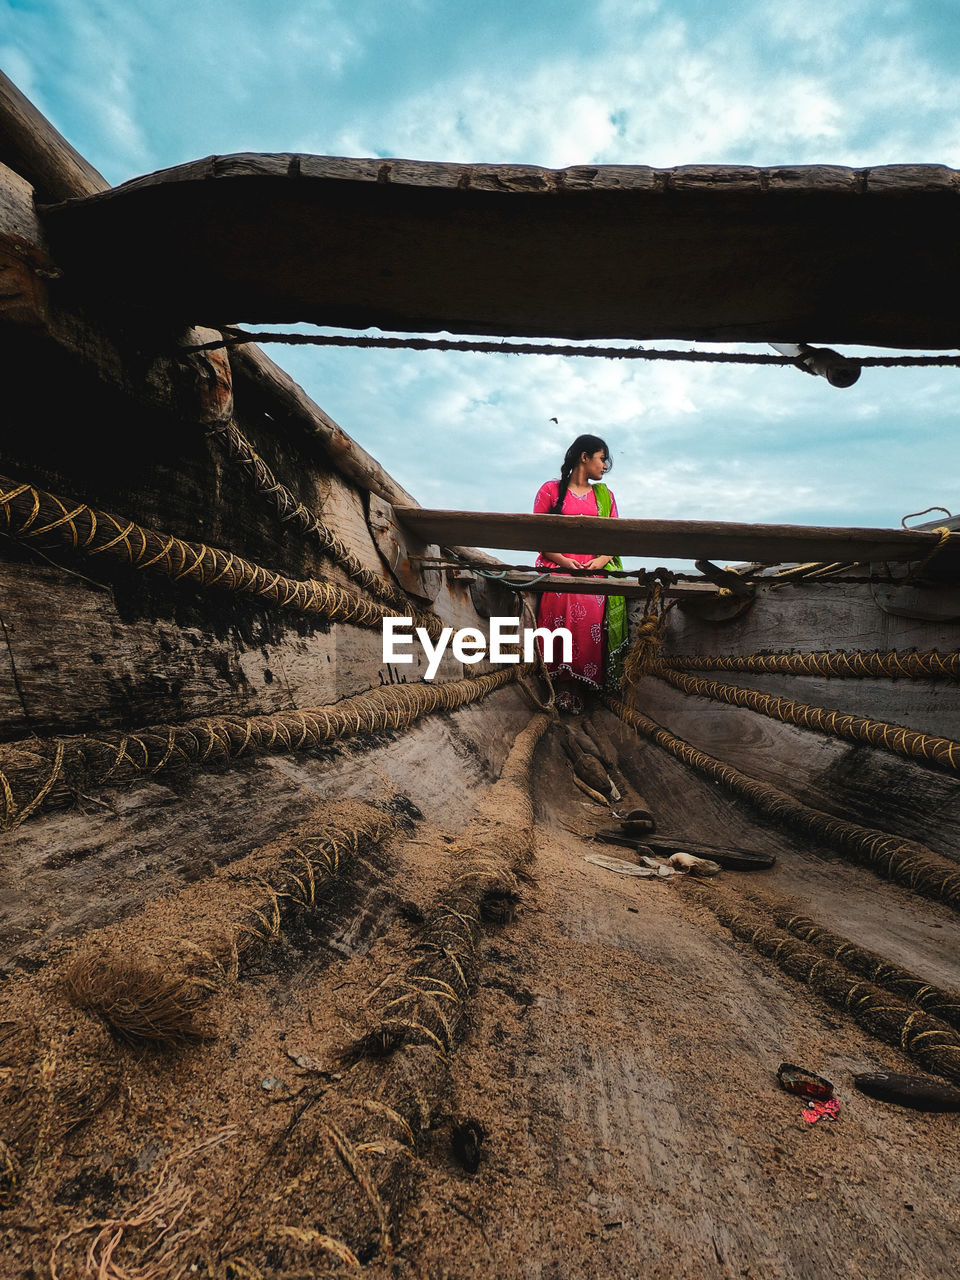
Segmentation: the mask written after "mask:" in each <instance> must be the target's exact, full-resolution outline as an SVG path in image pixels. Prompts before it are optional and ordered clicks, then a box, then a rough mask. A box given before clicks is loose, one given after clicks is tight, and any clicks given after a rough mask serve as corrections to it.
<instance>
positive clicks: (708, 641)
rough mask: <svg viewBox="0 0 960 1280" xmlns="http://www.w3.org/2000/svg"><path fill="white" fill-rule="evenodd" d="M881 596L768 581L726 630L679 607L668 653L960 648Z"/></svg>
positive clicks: (941, 627)
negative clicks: (894, 611) (893, 609)
mask: <svg viewBox="0 0 960 1280" xmlns="http://www.w3.org/2000/svg"><path fill="white" fill-rule="evenodd" d="M565 518H566V517H565ZM925 594H926V595H928V596H930V597H933V598H936V597H938V596H939V594H940V592H939V591H935V590H929V589H928V590H927V591H926V592H925ZM878 595H879V593H876V594H875V591H874V588H873V586H872V585H871V584H870V583H868V582H861V583H843V584H837V585H828V584H826V583H819V584H818V583H812V582H811V583H804V584H803V585H800V586H784V587H781V588H779V589H774V588H773V587H771V586H770V585H768V584H763V583H761V584H760V585H758V587H757V595H756V598H755V601H754V603H753V604H752V605H751V606H750V607H749V608H748V609H746V610H745V611H744V612H743V613H741V614H740V615H739V616H738V617H737V618H735V619H732V620H731V621H729V622H724V623H723V624H722V625H720V626H717V625H712V624H710V623H707V622H702V621H700V620H699V619H698V618H696V617H695V616H693V615H691V614H685V613H682V612H680V611H679V610H676V609H674V610H672V611H671V614H670V620H669V626H668V628H667V633H666V637H665V640H664V650H663V651H664V654H666V655H669V656H674V655H683V654H697V655H703V656H708V655H712V654H728V653H735V654H750V653H781V652H790V651H793V652H796V653H817V652H820V651H822V650H829V649H843V650H845V651H846V652H847V653H855V652H857V651H858V650H863V651H865V652H868V653H869V652H873V651H874V650H879V651H880V652H884V653H885V652H887V651H889V650H898V649H921V650H922V649H941V650H946V651H949V650H952V649H956V648H957V646H958V645H960V626H957V625H956V624H954V623H949V622H928V621H923V620H922V619H918V618H910V617H901V616H899V615H891V614H889V613H887V612H885V611H884V609H882V608H881V607H880V605H879V604H878V603H877V598H878ZM881 598H882V597H881Z"/></svg>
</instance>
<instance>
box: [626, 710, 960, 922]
mask: <svg viewBox="0 0 960 1280" xmlns="http://www.w3.org/2000/svg"><path fill="white" fill-rule="evenodd" d="M607 705H608V706H609V707H610V709H611V711H613V712H614V713H615V714H616V715H618V716H619V717H620V719H621V720H623V722H624V723H625V724H628V725H629V726H630V727H631V728H633V729H636V730H637V732H638V733H642V734H643V735H644V736H645V737H647V738H649V739H651V741H653V742H656V743H657V745H658V746H660V747H662V748H663V750H664V751H668V752H669V753H670V754H671V755H673V756H675V757H676V758H677V759H678V760H681V761H683V763H684V764H687V765H689V766H690V767H691V768H693V769H696V770H697V771H698V772H699V773H702V774H704V775H705V776H706V777H708V778H712V779H714V780H715V781H716V782H719V783H721V784H722V785H723V786H725V787H727V789H728V790H730V791H731V792H732V793H733V794H734V795H736V796H739V797H741V799H743V800H746V801H747V803H748V804H751V805H753V807H754V808H756V809H758V810H759V811H760V812H761V813H765V814H767V815H769V816H770V817H772V818H774V819H775V820H776V821H779V822H782V823H784V824H785V825H786V826H793V827H797V828H799V829H800V830H802V831H807V832H809V833H810V834H811V835H814V836H816V837H817V838H818V839H821V840H824V841H826V842H827V843H828V844H830V845H831V846H832V847H833V848H834V849H836V850H837V851H838V852H839V853H840V854H842V855H843V856H844V857H846V858H849V859H850V860H851V861H854V862H861V863H864V864H866V865H867V866H869V867H870V868H871V869H872V870H873V871H875V872H876V874H877V875H880V876H883V877H884V878H886V879H888V880H895V881H897V883H898V884H903V885H906V886H907V887H908V888H910V889H914V890H915V891H916V892H917V893H922V894H924V895H925V896H926V897H928V898H935V899H937V900H939V901H940V902H944V903H946V904H947V905H948V906H950V907H953V908H954V910H956V911H960V866H958V865H957V864H956V863H955V862H949V861H948V860H947V859H946V858H940V857H938V856H937V855H936V854H935V853H933V852H932V851H931V850H930V849H928V848H927V847H926V845H922V844H919V843H917V842H916V841H913V840H903V839H901V837H899V836H893V835H889V834H888V833H887V832H886V831H878V830H877V829H876V828H872V827H861V826H859V825H858V824H857V823H854V822H847V821H846V820H845V819H843V818H834V817H832V816H831V815H829V814H826V813H821V812H820V811H819V810H818V809H812V808H810V806H809V805H805V804H803V803H802V802H801V801H799V800H795V799H794V797H793V796H791V795H788V794H787V792H785V791H781V790H780V789H779V788H778V787H774V786H772V785H771V784H770V783H769V782H761V781H760V780H759V779H758V778H751V777H750V776H749V774H746V773H741V772H740V770H739V769H735V768H734V767H733V766H732V765H729V764H726V763H724V761H722V760H717V759H716V758H715V757H714V756H710V755H707V753H706V752H705V751H700V750H699V749H698V748H697V747H694V746H691V744H690V743H689V742H685V741H684V740H683V739H682V738H678V737H676V735H675V734H672V733H670V732H669V730H667V729H664V728H663V727H662V726H661V725H659V724H657V723H656V721H655V720H651V719H650V718H649V716H645V715H643V714H642V713H641V712H639V711H635V710H634V709H633V708H632V707H628V706H627V705H626V703H624V702H621V701H618V700H617V699H608V700H607Z"/></svg>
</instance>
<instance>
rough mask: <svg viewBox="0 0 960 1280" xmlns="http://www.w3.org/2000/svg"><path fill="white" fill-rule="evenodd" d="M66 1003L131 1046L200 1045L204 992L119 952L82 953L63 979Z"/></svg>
mask: <svg viewBox="0 0 960 1280" xmlns="http://www.w3.org/2000/svg"><path fill="white" fill-rule="evenodd" d="M63 989H64V992H65V994H66V996H67V999H68V1000H69V1001H70V1003H71V1004H73V1005H75V1006H76V1007H77V1008H78V1009H87V1010H89V1011H90V1012H91V1013H98V1014H99V1015H100V1016H101V1017H102V1018H103V1020H104V1022H106V1024H107V1026H109V1027H110V1029H111V1030H112V1031H114V1032H116V1034H117V1035H118V1036H120V1037H121V1039H123V1040H127V1041H129V1042H130V1043H131V1044H140V1043H146V1044H153V1045H167V1044H169V1045H174V1044H185V1043H189V1042H190V1041H195V1040H204V1039H206V1038H207V1036H208V1035H209V1034H210V1032H209V1031H208V1030H207V1029H206V1028H205V1027H204V1026H203V1024H202V1022H201V1021H200V1013H201V1010H202V1008H203V1003H204V996H205V992H204V989H203V987H202V986H201V985H200V984H198V983H197V982H195V981H192V980H190V979H189V978H184V977H181V976H180V975H178V974H176V973H169V972H167V971H166V970H165V969H162V968H157V967H155V966H153V965H149V964H143V963H138V962H137V960H136V958H133V959H131V957H129V956H128V955H124V954H122V953H121V952H119V951H113V952H111V951H105V952H85V953H83V954H81V955H79V956H77V958H76V959H75V960H74V962H73V963H72V964H71V965H70V967H69V968H68V969H67V972H66V973H65V974H64V977H63Z"/></svg>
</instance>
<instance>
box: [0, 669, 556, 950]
mask: <svg viewBox="0 0 960 1280" xmlns="http://www.w3.org/2000/svg"><path fill="white" fill-rule="evenodd" d="M529 717H530V710H529V708H528V707H527V705H526V703H525V702H524V701H523V699H522V698H521V696H520V695H519V693H517V692H516V690H513V689H505V690H502V691H500V692H498V694H497V695H496V697H495V698H491V699H489V700H487V701H485V702H482V703H479V704H477V705H476V706H470V707H465V708H463V709H462V710H461V711H457V712H452V713H451V714H449V715H446V716H443V717H436V718H432V719H429V720H425V721H423V722H421V723H420V724H417V725H415V726H413V727H412V728H411V729H410V730H409V731H408V732H407V733H404V734H403V735H401V736H400V737H398V738H397V739H396V740H395V741H393V742H388V743H382V744H380V745H378V746H377V747H376V751H375V755H372V754H371V751H370V744H365V743H363V742H362V741H360V740H359V739H358V740H356V741H355V742H352V743H348V744H343V745H341V746H339V747H337V748H336V749H334V750H331V751H326V752H322V753H318V754H317V755H315V756H309V755H301V756H298V757H296V758H293V757H285V756H277V757H274V758H272V759H269V760H252V761H240V762H238V764H237V767H236V768H231V769H229V770H226V771H222V770H221V771H212V772H207V773H204V774H202V775H197V776H195V777H194V776H187V777H183V778H178V779H177V780H176V781H175V782H174V783H172V784H171V785H166V784H161V783H159V782H157V781H154V780H144V781H143V782H141V783H139V784H134V785H132V786H130V787H125V788H122V789H119V790H115V791H107V792H105V793H104V794H103V795H102V796H101V797H100V801H101V802H100V803H99V804H97V805H96V806H89V805H88V806H87V807H86V808H85V809H83V808H79V807H78V808H77V809H75V810H73V811H70V812H61V813H54V814H51V815H50V816H49V817H46V818H44V819H43V821H41V822H37V823H34V824H33V825H32V826H26V827H24V828H22V829H21V830H18V831H16V832H11V833H6V834H3V835H0V974H2V973H3V972H4V971H5V970H7V967H8V965H9V964H10V963H11V961H15V962H19V963H22V964H24V965H27V964H30V963H31V962H33V961H35V960H36V958H37V957H38V956H39V955H40V954H41V953H42V951H43V950H44V949H45V948H46V947H49V946H50V945H53V944H56V943H58V942H60V941H62V940H63V939H64V938H68V937H74V936H76V935H77V934H81V933H84V932H86V930H88V929H91V928H96V927H98V926H101V925H104V924H107V923H109V922H111V921H114V920H118V919H122V918H123V917H124V916H126V915H128V914H129V913H130V912H131V911H134V910H136V909H137V907H138V906H141V905H142V904H143V903H144V902H145V901H149V900H150V899H151V898H154V897H157V896H159V895H160V894H165V893H169V892H170V891H171V889H175V888H178V887H180V886H182V885H183V884H185V883H188V882H189V881H192V880H196V879H197V878H199V877H200V876H203V875H206V874H209V871H210V870H211V869H212V867H213V866H214V865H219V866H222V865H224V864H226V863H228V862H231V861H233V860H234V859H236V858H239V857H242V856H243V855H244V854H247V853H249V852H251V850H253V849H254V848H257V847H258V846H260V845H263V844H265V843H267V842H268V841H270V840H271V839H273V838H274V837H275V836H276V835H277V834H278V833H279V832H281V831H283V830H285V829H286V828H288V827H290V826H293V825H295V824H296V823H297V822H300V821H302V819H303V817H304V816H305V814H307V813H309V812H310V810H311V809H312V808H313V807H314V806H315V805H316V804H317V802H318V801H319V800H322V799H330V798H334V797H337V796H343V797H350V798H353V799H360V800H367V801H370V802H372V803H375V804H382V803H384V802H385V801H388V800H389V799H390V796H391V791H393V790H395V791H396V792H397V793H398V794H400V795H402V796H406V797H408V798H409V800H410V801H412V803H413V804H414V805H416V806H417V807H418V808H419V809H421V810H422V811H423V813H424V815H425V817H426V818H427V820H428V821H431V822H434V823H436V824H437V825H439V826H440V827H441V828H442V829H443V830H446V831H456V830H458V829H459V828H460V827H461V826H463V825H464V824H465V823H466V822H467V821H468V820H469V817H470V816H471V813H472V809H473V806H474V804H475V803H476V798H477V793H478V791H479V789H480V788H482V787H483V786H484V785H485V784H486V783H488V782H489V781H491V780H492V779H493V778H494V777H495V776H496V775H497V774H498V773H499V770H500V768H501V767H502V765H503V761H504V759H505V757H506V754H507V750H508V748H509V745H510V742H511V741H512V738H513V736H514V734H516V733H517V732H518V731H519V730H520V729H521V728H522V727H523V725H525V724H526V723H527V721H528V720H529Z"/></svg>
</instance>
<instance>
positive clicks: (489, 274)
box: [45, 154, 960, 348]
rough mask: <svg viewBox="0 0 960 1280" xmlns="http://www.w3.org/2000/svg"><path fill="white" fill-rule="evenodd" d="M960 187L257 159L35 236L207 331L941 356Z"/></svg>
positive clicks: (91, 211) (948, 173) (936, 173)
mask: <svg viewBox="0 0 960 1280" xmlns="http://www.w3.org/2000/svg"><path fill="white" fill-rule="evenodd" d="M958 190H960V176H958V173H957V171H955V170H953V169H949V168H946V167H944V166H939V165H901V166H887V167H883V168H878V169H873V170H867V169H863V170H853V169H848V170H844V169H842V168H839V167H829V166H811V167H809V168H805V167H802V166H797V167H792V168H789V167H788V168H783V167H781V168H772V169H761V168H751V167H746V166H723V165H719V166H716V165H714V166H708V165H688V166H682V167H679V168H676V169H663V170H657V169H650V168H648V167H646V166H635V167H631V166H617V167H615V168H612V169H610V170H606V169H604V168H602V167H600V166H596V167H588V166H577V167H576V168H573V169H570V170H549V169H540V168H536V167H533V166H524V165H460V164H431V163H420V162H415V161H410V160H371V159H361V160H350V159H341V158H336V157H312V156H297V155H292V154H290V155H256V154H249V155H241V156H228V157H222V156H218V157H209V158H208V159H207V160H204V161H195V162H192V163H191V164H189V165H186V166H181V167H179V168H174V169H169V170H165V171H163V172H161V173H157V174H151V175H148V176H146V177H143V178H139V179H136V180H135V181H133V182H130V183H125V184H124V185H123V186H122V187H119V188H116V189H115V190H113V191H110V192H106V193H104V194H102V195H99V196H94V197H91V198H89V199H87V200H83V201H78V202H71V203H68V204H65V205H63V206H61V207H59V208H55V209H50V210H48V211H47V213H46V214H45V225H46V227H47V230H48V231H49V233H50V236H51V239H52V242H53V243H54V245H55V249H56V252H57V254H58V256H59V257H60V258H62V261H63V264H64V266H65V267H69V270H70V275H71V279H73V280H75V281H77V282H78V283H79V284H82V282H83V281H84V280H87V281H89V282H90V284H91V287H92V285H93V283H94V282H95V283H96V286H97V288H98V290H99V291H100V292H104V291H106V292H107V293H108V294H112V295H113V297H114V298H115V300H116V301H117V302H122V303H123V305H124V306H128V307H131V308H133V309H134V310H136V308H137V306H138V300H139V299H142V298H143V297H149V298H150V300H151V303H152V304H153V305H154V306H159V307H162V308H166V309H169V310H170V311H172V312H174V313H175V314H178V315H188V316H191V317H195V318H196V319H197V320H199V321H203V322H204V323H206V324H208V325H209V324H214V325H215V324H217V323H222V322H223V321H224V320H226V319H229V320H230V321H231V322H233V321H236V320H250V321H258V322H260V321H275V322H285V321H286V322H292V321H298V320H309V321H313V322H315V323H317V324H323V325H343V326H347V327H352V328H366V327H370V326H378V327H380V328H385V329H393V330H401V331H402V330H407V331H413V332H426V331H438V330H448V331H451V332H456V333H475V334H500V335H509V336H518V337H519V336H541V337H542V336H559V337H569V338H594V339H602V338H611V337H623V338H639V339H645V338H688V339H704V340H719V339H724V340H731V339H733V340H742V341H754V342H756V341H763V342H767V341H784V342H796V341H798V340H803V341H808V342H823V343H828V344H831V345H833V344H836V343H844V342H858V343H871V344H877V345H885V346H893V347H911V346H924V345H931V346H934V347H945V348H950V347H953V346H955V345H956V326H955V320H954V314H953V312H954V308H953V298H954V297H955V296H956V293H957V291H958V287H960V244H958V240H957V237H956V235H955V226H956V216H957V208H958V201H957V195H958ZM146 246H149V252H145V247H146ZM747 261H748V262H749V263H750V270H749V271H744V270H743V263H744V262H747ZM131 264H135V265H134V269H131Z"/></svg>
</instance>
